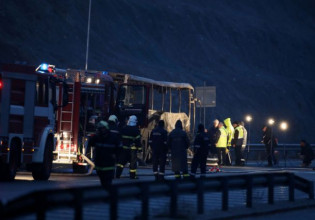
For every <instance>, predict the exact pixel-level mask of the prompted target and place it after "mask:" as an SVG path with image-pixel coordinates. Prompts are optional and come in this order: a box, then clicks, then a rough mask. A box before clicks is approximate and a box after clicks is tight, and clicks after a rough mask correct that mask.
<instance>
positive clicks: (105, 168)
mask: <svg viewBox="0 0 315 220" xmlns="http://www.w3.org/2000/svg"><path fill="white" fill-rule="evenodd" d="M95 169H96V170H101V171H108V170H115V167H98V166H96V167H95Z"/></svg>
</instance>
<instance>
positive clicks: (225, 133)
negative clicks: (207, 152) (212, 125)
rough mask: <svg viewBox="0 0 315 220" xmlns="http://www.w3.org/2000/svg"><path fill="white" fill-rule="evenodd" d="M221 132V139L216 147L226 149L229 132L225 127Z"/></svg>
mask: <svg viewBox="0 0 315 220" xmlns="http://www.w3.org/2000/svg"><path fill="white" fill-rule="evenodd" d="M219 131H220V137H219V140H218V143H217V145H216V147H218V148H226V147H227V143H228V131H227V130H226V129H225V128H224V127H221V128H220V129H219Z"/></svg>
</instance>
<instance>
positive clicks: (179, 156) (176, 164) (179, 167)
mask: <svg viewBox="0 0 315 220" xmlns="http://www.w3.org/2000/svg"><path fill="white" fill-rule="evenodd" d="M189 144H190V143H189V139H188V136H187V133H186V132H185V131H183V126H182V122H181V121H180V120H178V121H177V122H176V124H175V129H174V130H173V131H172V132H171V133H170V134H169V136H168V139H167V145H168V147H169V148H170V149H171V154H172V155H171V159H172V170H173V171H174V172H175V178H176V179H180V178H181V174H180V172H182V173H183V177H184V178H187V177H189V174H188V166H187V149H188V148H189Z"/></svg>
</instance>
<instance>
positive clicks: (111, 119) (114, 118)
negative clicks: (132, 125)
mask: <svg viewBox="0 0 315 220" xmlns="http://www.w3.org/2000/svg"><path fill="white" fill-rule="evenodd" d="M108 121H112V122H115V124H117V123H118V118H117V117H116V115H111V116H109V118H108Z"/></svg>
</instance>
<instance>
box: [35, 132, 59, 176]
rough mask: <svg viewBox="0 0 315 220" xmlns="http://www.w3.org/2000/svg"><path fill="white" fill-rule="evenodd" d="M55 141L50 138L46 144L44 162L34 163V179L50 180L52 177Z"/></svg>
mask: <svg viewBox="0 0 315 220" xmlns="http://www.w3.org/2000/svg"><path fill="white" fill-rule="evenodd" d="M53 148H54V142H53V140H52V139H51V138H48V139H47V141H46V145H45V152H44V160H43V163H36V164H33V167H32V176H33V178H34V180H48V179H49V177H50V173H51V169H52V161H53Z"/></svg>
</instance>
